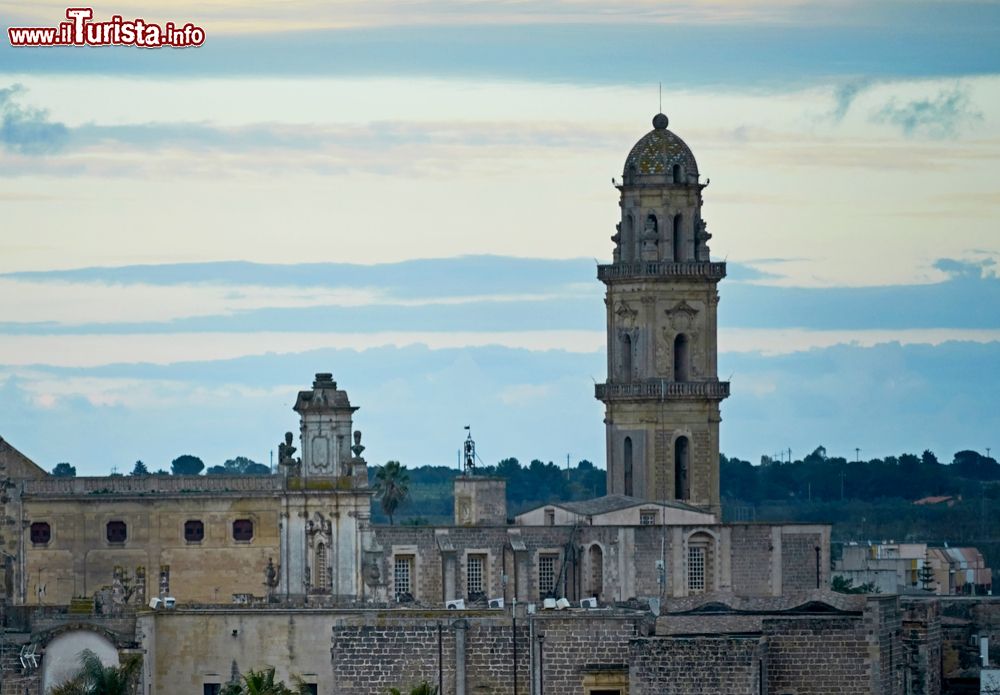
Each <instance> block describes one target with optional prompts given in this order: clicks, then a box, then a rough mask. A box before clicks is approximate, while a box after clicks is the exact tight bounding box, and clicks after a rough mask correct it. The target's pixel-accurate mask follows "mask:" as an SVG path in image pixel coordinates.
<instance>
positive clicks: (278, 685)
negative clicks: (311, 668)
mask: <svg viewBox="0 0 1000 695" xmlns="http://www.w3.org/2000/svg"><path fill="white" fill-rule="evenodd" d="M292 682H293V684H294V686H295V688H294V689H291V688H289V687H288V686H287V685H285V683H284V682H283V681H280V680H278V679H277V678H275V676H274V667H273V666H268V667H266V668H263V669H261V670H260V671H254V670H253V669H250V670H249V671H247V672H246V673H245V674H243V676H242V677H241V678H240V682H238V683H230V684H229V685H227V686H226V687H225V688H223V690H222V695H310V693H311V692H312V691H311V690H310V688H309V686H308V685H307V684H306V682H305V681H303V680H302V678H300V677H299V676H292Z"/></svg>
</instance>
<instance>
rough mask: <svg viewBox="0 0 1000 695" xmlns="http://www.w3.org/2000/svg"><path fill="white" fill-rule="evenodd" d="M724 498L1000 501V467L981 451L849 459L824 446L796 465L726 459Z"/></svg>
mask: <svg viewBox="0 0 1000 695" xmlns="http://www.w3.org/2000/svg"><path fill="white" fill-rule="evenodd" d="M720 480H721V490H720V492H721V494H722V497H723V499H724V500H726V501H728V502H729V503H730V504H740V503H743V504H751V505H759V504H763V503H774V502H782V503H795V502H840V501H846V500H862V501H868V502H873V501H877V500H885V499H902V500H908V501H914V500H919V499H922V498H924V497H934V496H946V495H948V496H959V495H961V496H963V497H977V498H978V497H980V496H985V497H986V498H988V499H997V498H998V497H1000V484H998V481H1000V464H998V463H997V461H996V459H994V458H992V457H986V456H983V455H981V454H979V453H978V452H975V451H969V450H964V451H959V452H957V453H956V454H955V455H954V457H953V458H952V460H951V462H950V463H947V464H945V463H942V462H941V461H939V460H938V458H937V456H935V455H934V453H933V452H931V451H924V452H923V453H922V454H921V455H919V456H918V455H916V454H901V455H899V456H887V457H886V458H884V459H879V458H875V459H870V460H867V461H864V460H855V461H848V460H847V459H845V458H843V457H840V456H828V455H827V451H826V449H825V448H824V447H822V446H820V447H817V448H816V449H815V450H814V451H813V452H812V453H810V454H809V455H808V456H805V457H804V458H802V459H800V460H796V461H775V460H773V459H771V458H770V457H766V456H765V457H762V460H761V464H760V465H758V466H755V465H752V464H751V463H750V462H749V461H743V460H740V459H737V458H727V457H725V456H721V457H720Z"/></svg>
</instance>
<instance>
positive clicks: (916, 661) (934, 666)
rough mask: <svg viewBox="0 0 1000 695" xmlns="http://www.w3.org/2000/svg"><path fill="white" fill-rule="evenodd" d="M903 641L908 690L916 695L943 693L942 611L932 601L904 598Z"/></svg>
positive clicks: (938, 694) (902, 601)
mask: <svg viewBox="0 0 1000 695" xmlns="http://www.w3.org/2000/svg"><path fill="white" fill-rule="evenodd" d="M901 606H902V609H903V615H902V624H901V627H902V635H901V637H902V644H903V649H905V650H906V673H905V675H904V678H905V679H906V689H905V692H907V693H911V694H912V695H940V693H941V638H942V633H941V613H940V604H939V603H938V602H937V601H935V600H933V599H931V600H913V599H907V598H905V597H904V598H903V599H902V600H901Z"/></svg>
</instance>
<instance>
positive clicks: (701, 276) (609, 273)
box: [597, 261, 726, 282]
mask: <svg viewBox="0 0 1000 695" xmlns="http://www.w3.org/2000/svg"><path fill="white" fill-rule="evenodd" d="M724 277H726V264H725V263H712V262H709V261H682V262H672V261H638V262H634V263H612V264H610V265H599V266H597V279H598V280H601V281H602V282H611V281H614V280H633V279H643V278H670V279H671V280H677V279H683V278H691V279H695V280H704V281H707V282H718V281H719V280H721V279H722V278H724Z"/></svg>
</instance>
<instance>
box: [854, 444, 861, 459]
mask: <svg viewBox="0 0 1000 695" xmlns="http://www.w3.org/2000/svg"><path fill="white" fill-rule="evenodd" d="M854 463H861V449H860V448H859V447H854Z"/></svg>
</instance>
